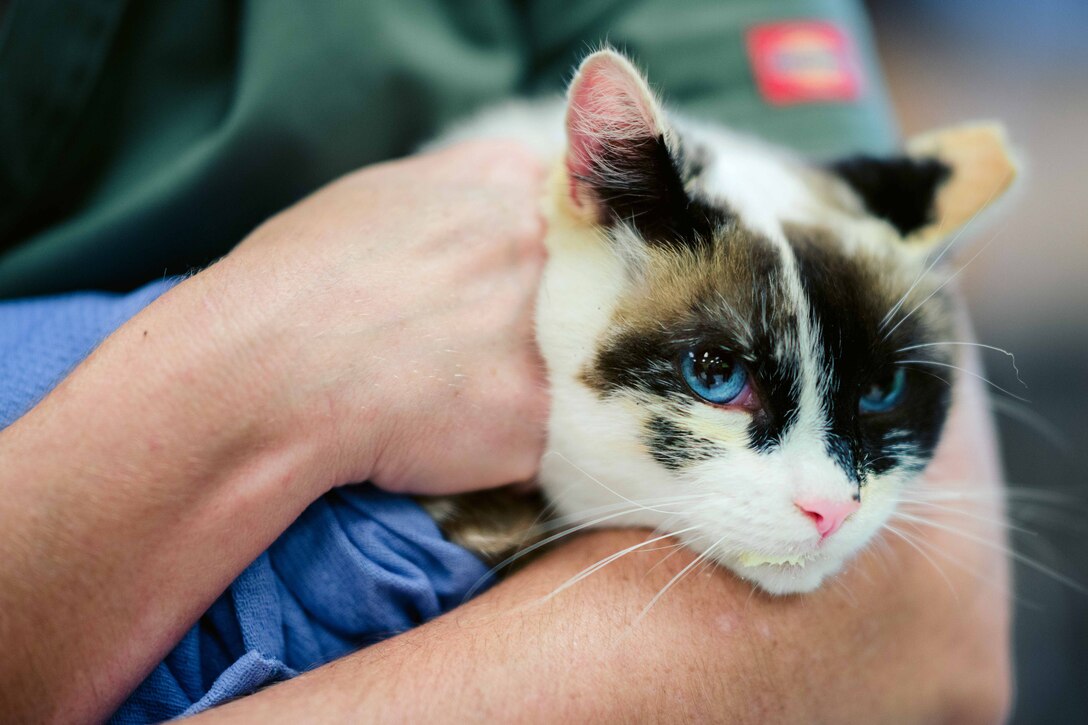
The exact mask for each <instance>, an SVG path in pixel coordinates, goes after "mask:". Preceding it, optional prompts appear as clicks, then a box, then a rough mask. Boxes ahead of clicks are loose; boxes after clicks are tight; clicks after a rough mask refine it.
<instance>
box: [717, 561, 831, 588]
mask: <svg viewBox="0 0 1088 725" xmlns="http://www.w3.org/2000/svg"><path fill="white" fill-rule="evenodd" d="M726 566H727V567H728V568H729V570H730V571H732V572H733V573H735V574H737V575H738V576H740V577H741V578H742V579H746V580H748V581H750V582H752V583H753V584H756V585H757V586H758V587H759V588H760V589H762V590H763V591H765V592H767V593H768V594H773V595H775V596H785V595H788V594H805V593H806V592H811V591H815V590H816V589H818V588H819V586H820V585H821V584H822V583H823V582H824V580H825V579H827V578H828V577H830V576H832V575H834V574H836V573H838V572H839V570H840V569H842V562H837V561H831V560H827V559H824V560H816V561H808V562H805V563H801V564H794V563H783V564H756V565H745V564H742V563H739V562H729V563H727V564H726Z"/></svg>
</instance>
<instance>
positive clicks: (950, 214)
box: [830, 123, 1017, 252]
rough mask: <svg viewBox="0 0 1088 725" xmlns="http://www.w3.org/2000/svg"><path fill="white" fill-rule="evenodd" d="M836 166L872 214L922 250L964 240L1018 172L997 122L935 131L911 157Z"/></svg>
mask: <svg viewBox="0 0 1088 725" xmlns="http://www.w3.org/2000/svg"><path fill="white" fill-rule="evenodd" d="M830 168H831V170H832V171H833V172H834V173H835V174H837V175H838V176H839V177H840V178H841V179H842V180H843V181H845V182H846V183H847V184H848V185H849V186H850V187H851V188H852V189H853V190H854V192H855V193H856V194H857V195H858V196H859V197H860V199H861V201H862V203H863V204H864V206H865V208H866V210H867V211H868V212H869V213H871V214H873V215H874V216H877V217H880V218H882V219H884V220H885V221H887V222H888V223H890V224H891V225H892V226H894V227H895V228H896V230H897V231H898V232H899V233H900V235H901V236H902V237H903V241H904V243H906V244H907V245H909V247H911V248H913V249H917V250H919V251H922V252H928V251H929V250H930V249H932V248H933V247H935V246H937V245H939V244H942V243H944V242H945V241H946V240H949V239H950V238H952V237H953V236H955V235H957V234H958V233H959V232H960V230H961V229H962V228H963V227H965V226H966V225H967V224H969V223H970V222H972V221H973V220H974V219H975V218H976V217H978V216H979V215H980V213H981V212H982V211H983V210H984V209H986V208H988V207H990V206H991V205H992V204H994V202H996V201H997V200H998V199H1000V198H1001V197H1002V196H1003V195H1004V193H1005V192H1006V191H1007V190H1008V189H1009V187H1010V186H1011V185H1012V182H1013V180H1014V179H1015V178H1016V174H1017V165H1016V162H1015V161H1014V160H1013V155H1012V153H1011V152H1010V150H1009V146H1008V143H1007V141H1006V137H1005V131H1004V129H1003V128H1002V127H1001V126H1000V125H998V124H995V123H977V124H968V125H963V126H954V127H951V128H947V129H941V130H938V131H933V132H931V133H927V134H924V135H921V136H918V137H916V138H913V139H911V140H910V141H908V142H907V145H906V154H905V155H900V156H895V157H891V158H875V157H869V156H862V157H854V158H849V159H844V160H842V161H838V162H835V163H833V164H831V166H830Z"/></svg>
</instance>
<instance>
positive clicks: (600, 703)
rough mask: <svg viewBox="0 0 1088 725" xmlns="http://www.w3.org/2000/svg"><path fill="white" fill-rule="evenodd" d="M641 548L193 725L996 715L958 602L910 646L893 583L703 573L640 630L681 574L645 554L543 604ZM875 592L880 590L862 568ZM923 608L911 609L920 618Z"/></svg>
mask: <svg viewBox="0 0 1088 725" xmlns="http://www.w3.org/2000/svg"><path fill="white" fill-rule="evenodd" d="M646 538H648V537H647V535H646V534H645V533H642V532H633V531H608V532H598V533H594V534H592V535H590V536H587V537H584V538H583V539H580V540H578V541H576V542H572V543H571V544H570V545H568V546H566V547H564V548H562V549H560V550H558V551H556V552H554V553H553V554H551V555H549V556H547V557H545V558H543V559H542V560H541V561H539V562H536V563H534V564H533V565H531V566H529V567H527V568H526V569H525V570H523V571H522V572H520V573H519V574H517V575H515V576H514V577H512V578H511V579H509V580H508V581H506V582H505V583H504V584H502V585H500V586H499V587H497V588H496V589H494V590H493V591H491V592H489V593H488V594H486V595H484V596H482V597H480V598H479V599H477V600H475V601H473V602H471V603H469V604H468V605H466V606H465V607H463V608H461V609H459V610H457V611H455V612H453V613H451V614H449V615H446V616H445V617H443V618H441V619H439V620H436V621H435V622H432V623H430V624H427V625H424V626H423V627H421V628H419V629H417V630H413V631H412V632H409V633H407V634H405V635H402V636H400V637H397V638H394V639H393V640H390V641H388V642H386V643H383V644H380V645H376V646H375V647H372V648H370V649H368V650H364V651H362V652H360V653H358V654H356V655H353V656H351V657H348V658H346V659H344V660H341V661H338V662H335V663H333V664H331V665H327V666H325V667H323V668H320V669H318V670H316V671H314V672H312V673H309V674H306V675H304V676H302V677H301V678H298V679H296V680H293V681H291V682H288V683H283V684H281V685H277V686H275V687H272V688H270V689H268V690H266V691H264V692H261V693H258V694H257V695H255V696H252V697H249V698H246V699H244V700H241V701H239V702H236V703H233V704H231V705H227V706H225V707H223V708H220V709H217V710H213V711H211V712H209V713H206V714H205V715H204V716H203V717H205V718H206V719H207V720H208V721H209V722H215V721H225V722H232V721H233V722H297V721H300V720H307V719H310V720H320V721H353V720H367V721H374V722H487V721H499V722H513V721H517V722H564V721H567V722H610V721H640V722H643V721H644V722H664V721H670V722H683V721H696V722H698V721H721V722H813V721H824V722H874V721H895V722H935V721H940V720H942V719H944V720H949V719H956V721H959V722H965V721H966V722H986V721H990V720H992V719H994V718H995V716H996V715H997V713H998V712H999V711H1000V707H1001V705H1000V696H999V695H998V694H997V693H999V692H1000V684H999V678H1000V673H995V670H996V669H997V668H999V666H1000V661H999V660H1000V657H996V658H991V661H990V662H986V661H985V660H982V661H980V660H979V658H978V654H979V653H978V652H976V651H972V650H970V649H967V648H964V645H965V644H968V645H972V646H978V645H979V644H980V642H979V641H976V635H977V634H978V632H979V628H978V627H973V625H972V626H968V627H966V631H965V632H964V633H962V634H959V635H957V634H956V633H955V631H954V630H955V629H956V627H958V626H963V625H964V622H965V621H968V622H969V621H970V620H969V619H966V617H967V616H968V615H967V614H966V613H962V612H961V613H957V612H956V611H955V610H951V612H950V611H949V610H945V611H944V612H943V613H941V612H940V611H939V610H938V609H937V608H939V607H943V606H946V605H948V604H949V603H954V602H955V599H954V597H953V596H951V595H950V594H948V593H947V592H940V591H936V592H932V594H935V595H936V596H934V597H933V599H934V600H935V601H933V607H934V611H933V614H932V615H926V616H925V617H924V618H925V621H926V624H927V626H928V625H930V624H932V625H940V622H939V616H938V615H939V614H940V615H941V616H943V617H944V619H945V620H946V621H947V624H945V625H940V626H938V627H937V628H935V629H934V628H931V630H930V631H929V632H928V633H927V636H926V637H925V638H922V639H921V640H920V639H919V638H918V637H917V632H915V629H914V628H915V627H916V626H918V624H919V619H920V618H923V615H922V614H921V613H920V612H919V611H917V610H916V609H913V608H901V609H899V611H897V612H895V613H893V614H891V615H889V613H888V612H886V611H881V610H880V609H879V608H878V604H877V599H878V596H879V593H880V592H879V589H880V588H881V587H883V586H887V584H888V582H887V581H884V582H882V583H876V584H874V583H873V582H866V581H865V580H864V576H862V577H858V576H856V575H855V576H854V577H853V579H852V580H851V581H850V582H849V583H848V584H847V586H848V587H849V588H850V590H851V592H852V595H853V596H854V599H853V600H852V599H851V598H850V597H849V596H847V595H845V594H843V593H842V592H840V591H836V590H834V589H830V590H826V591H823V592H821V593H819V594H817V595H815V596H811V597H805V598H796V597H792V598H782V599H771V598H767V597H764V596H762V595H759V594H756V595H754V596H750V591H751V590H750V588H749V586H748V585H747V584H744V583H742V582H740V581H738V580H736V579H735V578H733V577H732V576H731V575H729V574H727V573H725V572H724V571H721V570H718V569H711V570H708V571H706V572H705V573H701V574H699V575H696V576H693V577H691V578H689V579H687V580H685V581H684V582H683V583H682V584H680V585H679V586H678V587H677V588H676V589H674V590H673V591H671V592H670V593H669V594H668V595H666V596H665V597H663V598H662V599H661V600H659V601H658V603H657V604H655V606H654V608H653V609H652V610H651V612H650V613H649V614H648V615H647V616H645V617H644V618H643V619H642V620H641V621H638V622H637V623H636V619H637V618H638V616H639V614H640V612H641V610H642V608H643V607H644V606H645V605H646V603H647V602H649V600H650V599H651V598H652V597H653V596H654V595H655V594H656V593H657V592H658V591H660V589H661V588H662V587H663V586H665V585H666V584H667V583H668V582H669V581H670V579H671V578H672V577H673V576H675V575H676V574H677V573H679V571H680V570H681V569H682V568H683V567H684V566H686V565H687V564H688V563H690V561H691V555H689V554H688V553H687V552H682V553H680V554H677V555H675V556H672V557H671V558H667V559H666V557H668V556H669V552H668V551H648V552H647V553H645V554H637V555H632V556H629V557H626V558H624V559H621V560H619V561H617V562H616V563H615V564H614V565H612V566H610V567H608V568H606V569H604V570H602V571H600V572H598V573H597V574H595V575H593V576H592V577H590V578H589V579H587V580H586V581H585V582H583V583H582V584H581V585H579V586H576V587H573V588H571V589H569V590H567V591H565V592H563V593H562V594H560V595H559V596H557V597H556V598H554V599H553V600H551V601H549V602H546V603H543V604H539V603H538V602H539V601H540V599H541V598H542V597H544V596H546V595H547V594H549V593H550V592H552V591H553V590H554V589H555V588H556V587H558V586H560V585H561V584H562V583H563V582H564V581H566V580H567V579H569V578H570V577H572V576H574V575H576V574H577V573H579V572H580V571H582V570H583V569H584V568H585V567H588V566H590V565H592V564H594V563H595V562H596V561H598V560H600V559H602V558H604V557H606V556H608V555H609V554H611V553H613V552H615V551H617V550H620V549H622V548H624V547H627V546H631V545H634V544H637V543H639V542H641V541H644V540H646ZM902 553H903V555H904V556H905V557H907V559H908V561H907V562H906V563H907V564H908V566H909V567H910V569H911V572H912V577H908V579H909V580H910V581H909V583H907V582H904V586H917V585H922V586H925V585H926V584H927V583H932V582H931V581H930V579H932V578H933V577H934V575H932V574H930V575H928V577H927V575H926V574H925V573H924V572H923V571H921V568H920V567H925V566H928V564H926V563H925V562H924V561H920V562H915V561H911V560H910V554H909V553H907V552H902ZM897 560H898V557H897ZM662 562H663V563H662ZM916 565H920V567H919V568H918V569H915V568H914V567H915V566H916ZM914 574H917V575H918V578H917V579H914V578H913V575H914ZM867 575H870V576H873V577H880V576H882V575H881V574H880V573H878V571H877V570H875V569H872V568H870V571H869V572H868V574H867ZM930 594H931V593H927V592H924V591H920V592H918V593H917V597H913V598H912V599H913V605H912V607H913V606H917V605H918V604H919V603H920V602H921V601H922V600H923V598H927V597H929V596H930ZM957 606H960V607H962V606H963V603H957ZM969 611H970V612H971V614H970V616H977V613H976V612H974V610H973V607H970V608H969ZM985 631H986V633H988V634H989V633H992V632H991V630H990V628H988V627H987V628H986V629H985ZM912 634H913V635H914V638H913V639H911V635H912ZM957 640H959V641H957ZM986 644H987V646H989V644H988V643H986ZM889 645H894V646H895V649H892V648H891V647H889ZM993 647H994V651H998V648H999V647H1000V645H999V644H997V643H994V645H993ZM942 648H943V649H944V650H945V651H942ZM954 648H960V649H958V650H955V651H954V654H952V655H951V656H950V653H949V651H948V650H954ZM927 659H928V660H929V661H926V660H927ZM919 660H921V661H919ZM988 668H989V669H988Z"/></svg>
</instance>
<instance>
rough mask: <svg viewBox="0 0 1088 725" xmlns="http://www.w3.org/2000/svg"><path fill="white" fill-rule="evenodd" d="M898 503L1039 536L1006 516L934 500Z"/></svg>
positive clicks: (921, 512) (919, 512)
mask: <svg viewBox="0 0 1088 725" xmlns="http://www.w3.org/2000/svg"><path fill="white" fill-rule="evenodd" d="M897 503H899V504H902V505H904V506H908V507H909V506H924V507H926V508H931V509H937V510H938V511H944V512H947V513H953V514H956V515H957V516H966V517H967V518H970V519H974V520H975V521H981V522H983V523H987V524H991V525H993V526H997V527H1000V528H1003V529H1007V530H1009V531H1017V532H1019V533H1022V534H1026V535H1028V536H1038V535H1039V534H1038V532H1036V531H1032V530H1030V529H1025V528H1023V527H1022V526H1017V525H1016V524H1013V523H1012V522H1010V521H1007V520H1005V519H1004V518H995V517H990V516H980V515H978V514H973V513H971V512H970V511H964V510H963V509H962V508H959V507H956V506H944V505H942V504H939V503H936V502H934V501H920V500H912V499H900V500H899V501H898V502H897ZM914 513H915V514H916V515H918V516H924V515H925V512H924V511H916V512H914Z"/></svg>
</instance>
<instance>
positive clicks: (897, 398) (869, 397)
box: [858, 368, 907, 413]
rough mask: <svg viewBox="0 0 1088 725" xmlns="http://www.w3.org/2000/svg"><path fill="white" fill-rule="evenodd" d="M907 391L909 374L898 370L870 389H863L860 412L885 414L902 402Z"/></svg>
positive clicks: (870, 385)
mask: <svg viewBox="0 0 1088 725" xmlns="http://www.w3.org/2000/svg"><path fill="white" fill-rule="evenodd" d="M906 390H907V372H906V370H904V369H903V368H896V369H895V372H893V373H892V374H891V375H889V376H886V377H884V378H882V379H880V380H876V381H873V382H872V383H870V384H869V386H868V388H864V389H862V393H861V397H860V398H858V410H860V411H861V412H862V413H885V412H887V411H889V410H891V409H892V408H894V407H895V406H897V405H899V403H900V402H902V400H903V394H904V393H905V392H906Z"/></svg>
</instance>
